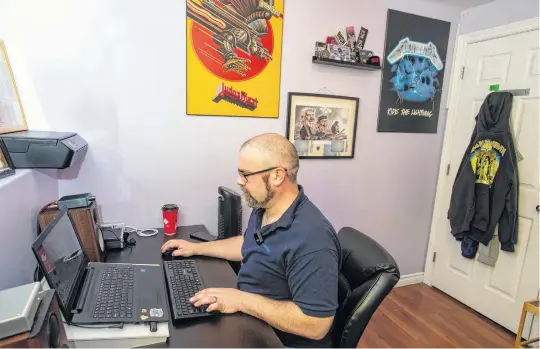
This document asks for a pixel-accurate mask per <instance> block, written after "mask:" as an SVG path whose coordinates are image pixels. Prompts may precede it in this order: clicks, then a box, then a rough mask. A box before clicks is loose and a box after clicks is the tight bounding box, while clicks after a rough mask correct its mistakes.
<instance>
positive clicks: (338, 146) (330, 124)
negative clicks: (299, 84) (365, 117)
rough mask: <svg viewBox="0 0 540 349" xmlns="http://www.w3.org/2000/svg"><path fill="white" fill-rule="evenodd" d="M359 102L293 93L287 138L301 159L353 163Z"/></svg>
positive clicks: (350, 99)
mask: <svg viewBox="0 0 540 349" xmlns="http://www.w3.org/2000/svg"><path fill="white" fill-rule="evenodd" d="M359 105H360V99H359V98H356V97H347V96H336V95H324V94H314V93H299V92H290V93H289V98H288V105H287V131H286V132H287V134H286V137H287V138H288V139H289V141H290V142H291V143H293V144H294V146H295V147H296V150H297V151H298V156H299V157H300V159H352V158H354V150H355V146H356V127H357V123H358V109H359Z"/></svg>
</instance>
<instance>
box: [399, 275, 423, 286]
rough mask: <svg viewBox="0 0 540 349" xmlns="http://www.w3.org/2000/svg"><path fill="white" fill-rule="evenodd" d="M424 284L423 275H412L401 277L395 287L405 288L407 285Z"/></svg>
mask: <svg viewBox="0 0 540 349" xmlns="http://www.w3.org/2000/svg"><path fill="white" fill-rule="evenodd" d="M422 282H424V273H423V272H422V273H414V274H408V275H402V276H401V278H400V279H399V281H398V283H397V285H396V287H401V286H407V285H414V284H421V283H422Z"/></svg>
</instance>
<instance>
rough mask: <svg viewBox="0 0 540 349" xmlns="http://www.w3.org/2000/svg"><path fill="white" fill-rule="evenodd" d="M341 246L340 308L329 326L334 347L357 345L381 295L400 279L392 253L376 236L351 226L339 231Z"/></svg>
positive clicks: (352, 346) (388, 291) (385, 294)
mask: <svg viewBox="0 0 540 349" xmlns="http://www.w3.org/2000/svg"><path fill="white" fill-rule="evenodd" d="M338 239H339V241H340V243H341V248H342V251H343V252H342V258H343V261H342V266H341V273H340V279H339V292H338V296H339V304H340V308H339V310H338V312H337V314H336V316H335V319H334V324H333V327H332V330H331V331H332V343H333V346H334V347H337V348H356V345H357V344H358V342H359V341H360V337H362V334H363V333H364V330H365V329H366V327H367V324H368V323H369V320H370V319H371V316H373V314H374V313H375V311H376V310H377V308H378V307H379V305H380V304H381V302H382V301H383V300H384V298H385V297H386V296H387V295H388V293H390V291H391V290H392V289H393V288H394V286H395V285H396V283H397V282H398V280H399V277H400V274H399V268H398V266H397V264H396V261H395V260H394V258H392V256H391V255H390V254H389V253H388V252H387V251H386V250H385V249H384V248H383V247H382V246H381V245H379V244H378V243H377V242H376V241H375V240H373V239H372V238H370V237H369V236H367V235H365V234H362V233H361V232H359V231H358V230H355V229H353V228H349V227H346V228H343V229H341V230H340V231H339V233H338Z"/></svg>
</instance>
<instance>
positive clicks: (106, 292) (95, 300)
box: [32, 207, 169, 325]
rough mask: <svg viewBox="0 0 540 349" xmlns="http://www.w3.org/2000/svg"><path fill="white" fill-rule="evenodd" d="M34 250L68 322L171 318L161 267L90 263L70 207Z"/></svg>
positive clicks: (110, 322) (161, 320) (137, 320)
mask: <svg viewBox="0 0 540 349" xmlns="http://www.w3.org/2000/svg"><path fill="white" fill-rule="evenodd" d="M32 251H33V252H34V255H35V256H36V259H37V261H38V263H39V267H40V268H41V271H42V272H43V274H44V275H45V278H46V280H47V283H48V284H49V287H50V288H51V289H55V290H56V294H57V300H58V305H59V307H60V310H61V311H62V315H63V316H64V319H65V320H66V322H67V323H68V324H75V325H77V324H89V325H91V324H104V323H105V324H120V323H143V322H165V321H168V320H169V312H168V303H167V296H166V291H165V280H164V277H163V270H162V268H161V266H160V265H157V264H124V263H94V262H89V261H88V257H87V256H86V254H85V253H84V250H83V249H82V246H81V241H80V240H79V235H78V234H77V233H76V231H75V225H74V224H73V219H72V217H71V215H70V214H69V212H68V211H67V208H65V207H64V208H62V209H61V210H60V212H59V213H58V214H57V215H56V217H55V218H54V219H53V220H52V221H51V223H50V224H49V225H48V226H47V227H46V228H45V230H44V231H43V232H42V233H41V234H40V235H39V236H38V238H37V239H36V241H35V242H34V243H33V244H32Z"/></svg>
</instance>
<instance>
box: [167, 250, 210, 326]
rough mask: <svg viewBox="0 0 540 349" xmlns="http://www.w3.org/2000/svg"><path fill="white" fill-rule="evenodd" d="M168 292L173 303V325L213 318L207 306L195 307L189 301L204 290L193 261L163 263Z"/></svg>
mask: <svg viewBox="0 0 540 349" xmlns="http://www.w3.org/2000/svg"><path fill="white" fill-rule="evenodd" d="M163 269H164V272H165V279H166V280H167V290H168V294H169V300H170V301H171V314H173V323H176V322H177V321H180V320H183V319H191V318H197V317H203V316H211V315H212V313H207V312H206V308H207V307H206V306H202V307H200V308H196V307H194V306H193V305H192V304H191V302H190V301H189V299H190V298H191V297H193V296H194V295H195V293H197V292H199V291H200V290H203V289H204V288H205V287H204V284H203V281H202V278H201V277H200V276H199V272H198V271H197V265H196V264H195V261H193V260H188V259H185V260H173V261H165V262H163Z"/></svg>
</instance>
